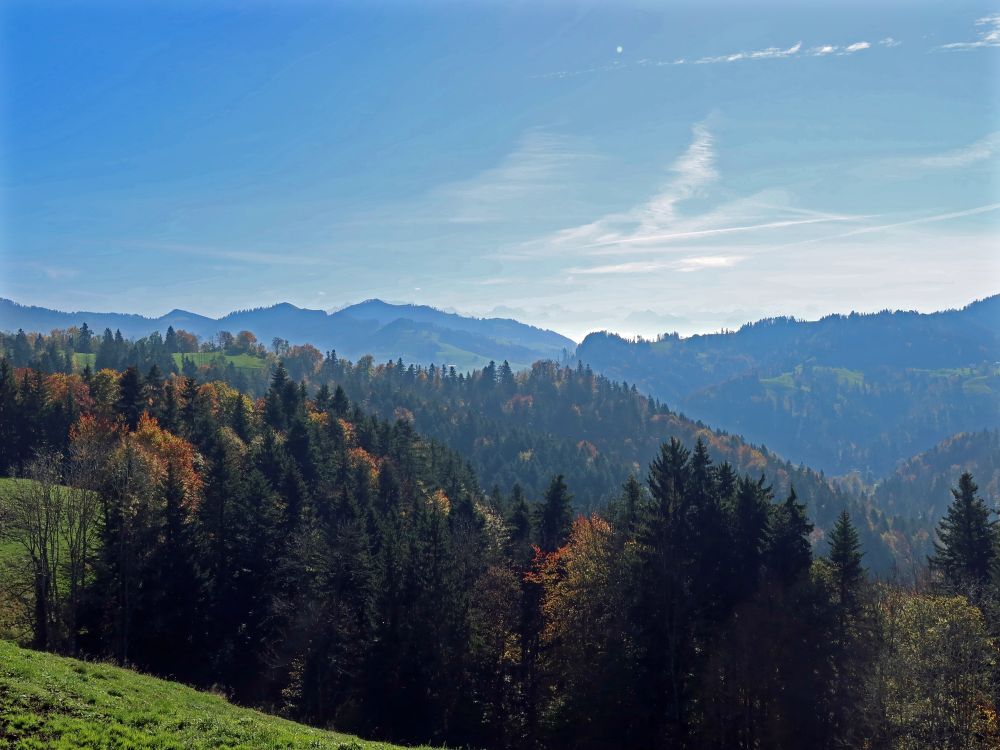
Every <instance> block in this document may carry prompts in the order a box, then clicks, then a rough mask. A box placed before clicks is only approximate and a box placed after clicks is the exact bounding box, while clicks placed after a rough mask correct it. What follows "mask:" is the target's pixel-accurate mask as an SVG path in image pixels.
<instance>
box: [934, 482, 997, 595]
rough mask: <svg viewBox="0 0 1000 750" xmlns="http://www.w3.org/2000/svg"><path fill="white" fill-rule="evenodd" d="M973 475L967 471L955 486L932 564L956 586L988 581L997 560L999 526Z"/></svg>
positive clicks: (935, 545) (947, 580) (939, 533)
mask: <svg viewBox="0 0 1000 750" xmlns="http://www.w3.org/2000/svg"><path fill="white" fill-rule="evenodd" d="M978 491H979V487H978V486H977V485H976V483H975V482H974V481H973V480H972V474H970V473H969V472H965V473H964V474H962V476H961V477H960V478H959V480H958V487H957V488H954V489H952V491H951V494H952V495H953V496H954V499H953V500H952V503H951V505H950V506H948V512H947V513H945V516H944V518H942V519H941V522H940V524H938V539H937V540H936V541H935V542H934V554H933V555H932V556H931V557H930V564H931V567H932V568H934V569H936V570H939V571H940V572H941V574H942V575H943V576H944V580H945V582H946V583H947V584H948V585H949V586H951V587H953V588H956V589H964V588H967V587H969V586H976V585H981V584H984V583H986V582H987V581H988V580H989V577H990V573H991V571H992V569H993V565H994V563H995V562H996V560H997V541H998V540H997V529H996V524H997V522H996V521H995V520H990V510H989V508H987V507H986V503H984V502H983V500H982V498H980V497H979V496H978V494H977V493H978Z"/></svg>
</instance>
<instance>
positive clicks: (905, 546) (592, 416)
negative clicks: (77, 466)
mask: <svg viewBox="0 0 1000 750" xmlns="http://www.w3.org/2000/svg"><path fill="white" fill-rule="evenodd" d="M87 336H88V334H86V333H84V332H83V331H82V330H76V329H72V330H70V331H67V332H55V333H53V334H52V335H50V336H45V337H42V336H34V335H32V336H31V337H29V336H27V335H25V334H17V335H14V336H9V335H8V336H4V335H2V334H0V347H5V348H6V349H7V351H8V352H9V356H11V358H12V360H13V362H14V363H15V364H16V365H18V366H25V365H28V364H32V365H34V366H35V367H36V368H38V369H41V370H44V371H48V372H63V373H72V372H77V373H79V372H82V370H83V368H84V367H86V366H90V365H92V369H94V368H112V369H116V368H125V367H129V366H135V367H137V368H138V369H139V370H140V371H141V372H148V370H149V368H151V367H153V366H156V367H157V370H158V372H159V373H161V374H162V373H171V372H178V371H179V372H182V373H183V374H185V375H187V376H189V377H194V378H197V379H198V380H200V381H202V382H204V381H208V380H215V379H221V380H225V381H226V382H228V383H230V384H231V385H233V386H234V387H236V388H237V389H243V390H250V391H251V392H253V393H257V394H260V393H263V390H264V389H265V388H266V387H267V382H268V381H267V379H268V378H269V376H270V373H271V371H272V368H273V367H274V366H275V365H276V363H277V361H278V359H277V357H275V356H274V355H272V354H268V353H266V352H265V351H264V350H263V348H262V347H261V346H260V345H259V344H256V343H254V342H255V341H256V337H254V336H253V335H252V334H249V333H246V332H244V333H241V334H240V335H239V336H237V337H231V338H230V339H229V340H226V341H223V342H219V343H218V344H212V345H209V348H210V350H207V351H201V352H197V353H196V352H180V353H178V352H176V351H174V350H176V349H177V348H179V347H182V346H183V347H184V348H187V349H197V348H201V349H203V350H204V349H206V344H204V343H203V344H202V345H201V346H200V347H198V346H195V344H194V343H192V342H189V341H188V340H187V334H186V332H184V331H181V332H180V333H177V332H174V331H172V330H171V331H169V332H168V335H167V337H166V339H163V338H161V337H160V336H159V335H158V334H153V335H152V336H149V337H147V338H144V339H139V340H137V341H135V342H131V341H127V340H125V339H124V338H122V337H120V336H116V335H112V334H111V332H110V331H106V332H105V334H104V336H103V337H91V338H87ZM81 348H82V349H85V350H87V351H89V352H90V353H81V352H80V349H81ZM282 354H283V356H282V362H283V364H284V366H285V367H286V369H287V371H288V373H289V377H291V378H292V379H293V380H295V381H297V382H298V381H302V382H304V383H305V384H306V385H307V386H308V388H309V389H311V391H315V390H316V389H318V388H320V387H323V386H326V387H327V388H329V389H330V390H331V391H332V390H333V389H335V388H336V386H338V385H340V386H342V387H343V389H344V391H345V393H346V395H347V397H348V398H350V399H351V400H352V401H354V402H357V403H359V404H361V405H362V406H363V407H364V408H365V409H366V410H367V411H369V412H371V413H373V414H376V415H378V416H380V417H381V418H383V419H386V420H389V421H395V420H397V419H403V420H405V421H409V422H412V424H413V426H414V427H415V428H416V429H417V430H418V431H419V432H420V433H421V434H424V435H427V436H428V437H431V438H434V439H435V440H438V441H440V442H441V443H443V444H445V445H447V446H449V447H451V448H452V449H454V450H455V451H456V452H458V453H459V454H461V455H462V456H463V457H465V458H466V459H467V460H468V461H469V462H470V463H471V464H472V466H473V468H474V470H475V472H476V474H477V476H478V477H479V480H480V481H481V482H482V483H483V485H484V487H485V488H487V489H492V488H493V487H497V488H498V489H499V490H501V491H502V492H510V491H512V488H513V487H514V485H515V484H518V485H520V488H521V490H522V491H523V492H525V493H526V495H527V496H528V497H531V498H536V497H539V496H541V494H542V493H543V492H544V490H545V487H546V486H547V483H548V481H549V479H550V477H551V476H552V474H554V473H562V474H565V475H566V476H569V477H574V479H575V482H574V484H575V487H574V507H575V508H576V509H577V510H579V511H583V512H589V511H591V510H594V509H599V508H601V507H604V506H605V505H606V504H607V503H608V501H609V500H610V499H611V498H612V497H613V496H614V495H615V494H616V493H617V492H618V491H619V489H620V487H621V485H622V483H623V482H625V480H626V479H627V478H628V477H629V476H630V475H634V476H637V477H641V476H643V474H644V473H645V471H646V468H647V467H648V465H649V463H650V461H652V460H653V458H654V457H655V456H656V453H657V451H658V450H659V446H660V444H661V443H662V442H664V441H666V440H667V439H669V438H670V437H676V438H678V439H679V440H681V442H682V443H684V444H685V445H686V446H687V447H688V448H689V449H691V448H693V446H694V444H695V442H696V441H697V440H698V439H701V440H703V441H704V442H705V444H706V446H707V447H708V450H709V453H710V455H711V456H712V457H713V459H714V460H716V461H726V462H729V463H730V464H731V465H732V466H733V467H734V468H735V469H736V470H737V471H739V472H747V473H751V474H754V475H755V476H760V475H763V476H764V477H765V478H766V480H767V482H769V483H770V484H771V485H772V486H773V487H774V490H775V492H777V493H779V494H782V493H787V492H789V491H790V490H791V488H792V487H794V488H795V491H796V492H797V493H798V496H799V498H800V499H801V500H802V501H803V502H804V503H805V504H806V507H807V509H808V511H809V513H810V516H811V517H812V518H813V520H814V522H815V523H816V531H815V533H814V541H817V542H818V541H819V540H820V539H822V537H823V534H824V533H825V532H826V531H828V530H829V529H830V527H831V526H832V525H833V523H834V521H835V520H836V517H837V515H838V514H839V513H840V511H841V510H842V509H844V508H848V509H849V510H851V512H852V513H853V514H854V515H855V517H856V518H857V519H858V520H859V527H860V529H861V534H862V540H863V543H864V547H865V549H866V551H867V553H868V555H869V558H868V560H869V564H870V565H871V566H872V567H873V569H875V570H879V571H885V570H887V569H888V568H889V567H890V566H891V564H892V563H893V562H894V561H901V562H904V563H906V564H907V565H909V563H910V562H911V561H912V557H913V550H912V544H911V541H912V539H913V538H914V536H915V535H916V536H919V537H921V538H926V536H927V534H928V533H929V530H930V529H929V527H924V528H923V529H921V528H920V527H919V525H917V526H915V525H914V524H912V523H910V521H909V519H907V518H905V517H898V518H894V517H892V516H891V515H886V514H884V513H882V512H881V511H880V509H879V508H878V507H876V506H872V505H871V504H870V503H867V502H864V501H863V493H860V492H859V493H854V494H852V493H851V492H848V491H846V490H843V489H841V488H839V487H837V486H834V485H831V483H830V482H829V481H827V479H826V478H824V477H823V476H822V475H820V474H817V473H816V472H814V471H811V470H810V469H808V468H806V467H803V466H796V465H793V464H791V463H789V462H788V461H786V460H784V459H783V458H781V457H780V456H778V455H775V454H774V453H771V452H769V451H767V450H766V449H763V448H758V447H755V446H753V445H749V444H747V443H746V442H745V441H744V440H743V439H741V438H740V437H738V436H735V435H730V434H726V433H722V432H718V431H714V430H712V429H711V428H709V427H707V426H705V425H703V424H701V423H698V422H693V421H691V420H689V419H687V418H685V417H684V416H683V415H680V414H677V413H676V412H673V411H671V410H670V409H668V408H667V407H666V406H665V405H664V404H662V403H659V402H658V401H657V400H655V399H651V398H649V397H647V396H644V395H642V394H641V393H639V392H638V390H637V389H636V388H635V387H634V386H628V385H626V384H623V383H615V382H613V381H610V380H608V379H607V378H605V377H602V376H598V375H595V374H594V373H593V372H592V371H591V370H590V369H589V368H586V367H583V366H577V367H575V368H568V367H560V366H558V365H556V364H555V363H553V362H551V361H546V362H538V363H536V364H535V365H534V366H533V367H532V368H531V369H530V370H528V371H524V372H517V373H515V372H514V371H513V369H512V368H511V367H510V366H509V365H508V364H507V363H503V364H501V365H499V366H497V365H495V364H493V363H491V364H490V365H489V366H488V367H486V368H484V369H482V370H476V371H473V372H470V373H462V372H459V371H457V370H456V368H454V367H445V366H440V367H439V366H435V365H432V366H430V367H426V368H424V367H420V366H416V365H407V364H406V363H404V362H403V361H402V360H401V359H398V360H396V361H395V362H393V361H389V362H387V363H385V364H376V363H375V361H374V359H373V358H372V357H370V356H368V357H362V358H361V359H360V360H359V361H358V362H356V363H351V362H350V361H348V360H346V359H344V358H341V357H340V356H339V355H338V354H337V353H336V352H328V353H327V354H326V355H325V356H324V355H322V354H321V353H320V352H319V350H317V349H316V348H315V347H312V346H309V345H304V346H290V347H287V348H284V349H283V350H282ZM196 362H198V363H199V364H196ZM178 363H180V364H178ZM96 371H97V372H98V373H99V372H100V369H97V370H96Z"/></svg>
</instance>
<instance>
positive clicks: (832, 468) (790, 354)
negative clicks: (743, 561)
mask: <svg viewBox="0 0 1000 750" xmlns="http://www.w3.org/2000/svg"><path fill="white" fill-rule="evenodd" d="M576 356H577V357H578V358H579V359H580V360H581V361H583V362H584V363H587V364H589V365H591V366H592V367H593V368H594V369H595V370H597V371H599V372H601V373H603V374H605V375H608V376H610V377H612V378H614V379H619V380H625V381H628V382H629V383H634V384H635V385H636V386H637V387H638V388H639V389H640V390H641V391H644V392H647V393H650V394H652V395H653V396H656V397H658V398H660V399H663V400H664V401H666V402H667V403H668V404H670V405H671V406H672V407H673V408H676V409H680V410H682V411H683V412H684V413H685V414H687V415H688V416H691V417H695V418H698V419H703V420H705V421H708V422H710V423H711V424H713V425H716V426H718V427H722V428H725V429H728V430H732V431H734V432H738V433H740V434H742V435H743V436H744V437H746V438H747V439H748V440H751V441H753V442H755V443H758V444H760V443H763V444H765V445H767V447H768V448H771V449H773V450H776V451H778V452H779V453H780V454H781V455H783V456H786V457H787V458H789V459H791V460H793V461H796V462H803V463H806V464H808V465H810V466H813V467H816V468H821V469H824V470H826V471H827V472H831V473H847V472H851V471H860V472H861V473H862V474H863V475H865V476H866V478H868V479H872V478H874V477H877V476H881V475H885V474H887V473H888V472H890V471H892V470H893V469H894V468H895V466H896V464H897V463H898V462H899V461H902V460H904V459H906V458H908V457H910V456H912V455H914V454H915V453H918V452H919V451H923V450H927V449H928V448H930V447H931V446H932V445H934V444H935V443H936V442H938V441H939V440H942V439H944V438H945V437H947V436H949V435H953V434H955V433H958V432H964V431H976V430H982V429H989V428H996V427H1000V296H993V297H990V298H988V299H984V300H980V301H978V302H974V303H972V304H970V305H968V306H966V307H964V308H962V309H961V310H948V311H945V312H937V313H929V314H921V313H915V312H888V311H886V312H881V313H877V314H870V315H861V314H856V313H852V314H850V315H831V316H828V317H825V318H823V319H822V320H818V321H801V320H795V319H792V318H773V319H768V320H762V321H759V322H757V323H753V324H748V325H745V326H743V327H742V328H740V329H739V330H738V331H735V332H729V333H718V334H710V335H705V336H692V337H690V338H680V337H678V336H664V337H661V338H660V339H658V340H656V341H646V340H632V339H625V338H622V337H621V336H617V335H615V334H611V333H606V332H602V333H592V334H590V335H589V336H587V337H586V338H585V339H584V341H583V342H582V343H581V344H580V346H579V347H578V348H577V350H576Z"/></svg>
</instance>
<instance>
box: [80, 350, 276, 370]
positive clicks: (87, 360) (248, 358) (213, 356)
mask: <svg viewBox="0 0 1000 750" xmlns="http://www.w3.org/2000/svg"><path fill="white" fill-rule="evenodd" d="M172 356H173V358H174V362H175V363H177V366H178V367H180V366H181V365H182V364H183V360H184V359H190V360H191V361H192V362H194V363H195V364H196V365H199V366H200V365H209V364H212V363H213V362H215V361H217V360H220V359H221V360H223V362H224V364H227V365H228V364H231V365H232V366H233V367H236V368H244V369H248V370H259V369H260V368H261V367H264V366H265V365H267V360H266V359H263V358H261V357H254V356H253V355H251V354H233V355H230V354H219V352H193V353H191V354H174V355H172ZM96 363H97V355H96V354H94V353H90V354H81V353H80V352H76V353H75V354H74V355H73V367H74V368H76V369H77V370H83V368H84V367H86V366H87V365H90V369H91V370H93V369H94V367H95V365H96Z"/></svg>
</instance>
